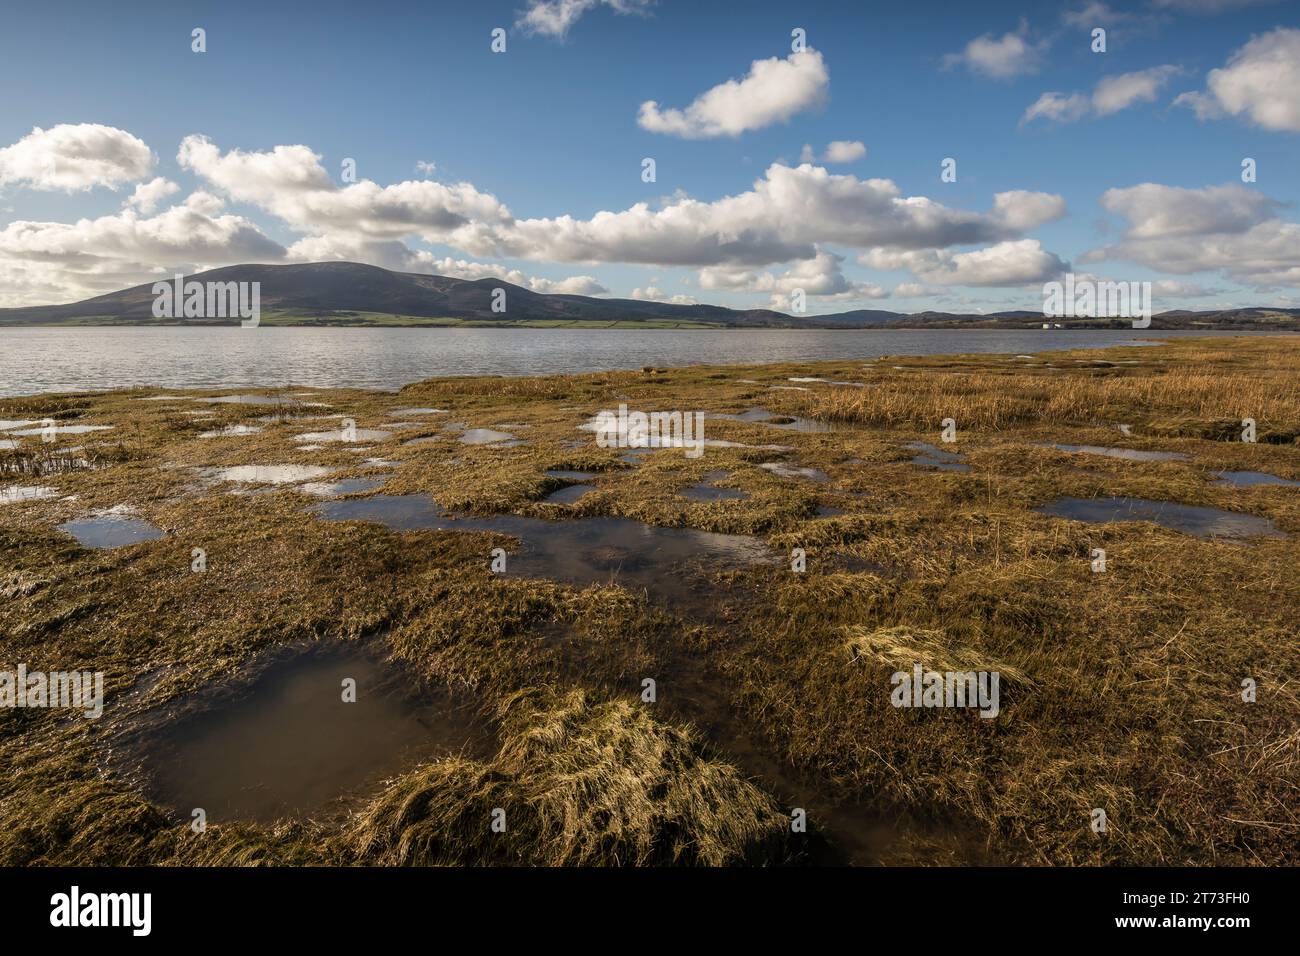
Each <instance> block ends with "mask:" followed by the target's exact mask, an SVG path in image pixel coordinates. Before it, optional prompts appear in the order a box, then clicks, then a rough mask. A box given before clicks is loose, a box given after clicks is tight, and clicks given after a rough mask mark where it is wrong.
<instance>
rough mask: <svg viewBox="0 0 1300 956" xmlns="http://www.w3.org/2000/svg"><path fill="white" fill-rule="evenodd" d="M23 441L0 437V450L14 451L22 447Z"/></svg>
mask: <svg viewBox="0 0 1300 956" xmlns="http://www.w3.org/2000/svg"><path fill="white" fill-rule="evenodd" d="M21 445H22V442H17V441H14V440H13V439H12V438H0V450H3V451H13V450H14V449H16V448H19V447H21Z"/></svg>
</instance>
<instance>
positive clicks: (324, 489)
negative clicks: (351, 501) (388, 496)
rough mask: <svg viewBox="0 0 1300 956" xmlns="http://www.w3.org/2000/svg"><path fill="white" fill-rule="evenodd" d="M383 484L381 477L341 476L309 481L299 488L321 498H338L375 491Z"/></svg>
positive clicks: (305, 492)
mask: <svg viewBox="0 0 1300 956" xmlns="http://www.w3.org/2000/svg"><path fill="white" fill-rule="evenodd" d="M383 486H384V482H383V481H382V480H381V479H379V478H341V479H339V480H338V481H309V482H307V483H306V484H305V485H301V486H300V487H299V488H298V490H299V491H301V492H303V493H304V494H308V495H316V496H317V497H320V498H338V497H341V496H343V495H355V494H359V493H360V492H363V491H374V490H375V489H376V488H382V487H383Z"/></svg>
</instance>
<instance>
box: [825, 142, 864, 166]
mask: <svg viewBox="0 0 1300 956" xmlns="http://www.w3.org/2000/svg"><path fill="white" fill-rule="evenodd" d="M866 155H867V147H866V146H864V145H863V144H862V143H860V142H858V141H857V140H852V139H851V140H846V139H837V140H835V141H833V142H831V143H829V144H827V146H826V152H825V154H824V155H823V156H822V159H823V160H824V161H825V162H828V163H856V162H857V161H858V160H859V159H861V158H862V157H864V156H866Z"/></svg>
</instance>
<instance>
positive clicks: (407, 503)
mask: <svg viewBox="0 0 1300 956" xmlns="http://www.w3.org/2000/svg"><path fill="white" fill-rule="evenodd" d="M312 510H313V511H315V512H316V513H318V514H320V515H321V517H322V518H325V519H327V520H335V521H346V520H356V521H377V522H380V523H382V524H384V525H386V526H388V527H389V528H393V529H395V530H399V531H400V530H413V529H417V528H432V529H436V530H447V531H494V532H497V533H499V534H506V535H510V536H512V537H515V538H518V539H519V540H520V543H521V547H519V548H517V549H513V550H512V549H507V550H508V551H509V552H510V555H509V558H508V560H507V562H506V567H507V572H506V573H507V574H509V575H511V576H518V577H525V578H550V579H553V580H557V581H564V582H566V583H568V584H574V585H578V586H586V585H589V584H609V583H618V584H622V585H624V586H625V587H629V588H632V589H640V588H645V589H647V590H648V591H650V593H651V594H654V595H657V596H662V597H665V598H667V599H669V600H673V601H681V600H687V599H689V598H690V597H691V596H692V594H693V592H694V587H695V586H702V587H703V586H707V583H708V579H709V574H708V572H711V571H714V570H717V569H718V568H719V567H720V566H723V565H727V566H743V565H752V564H759V563H764V562H767V561H769V560H770V559H771V556H772V553H771V551H770V550H769V549H768V547H767V545H766V544H764V543H763V541H761V540H760V539H758V538H753V537H750V536H748V535H736V534H717V533H714V532H710V531H698V530H696V529H694V528H658V527H654V526H653V525H647V524H642V523H641V522H639V521H632V520H630V519H627V518H577V519H574V520H572V521H545V520H542V519H540V518H524V517H520V516H518V515H496V516H493V517H490V518H478V517H453V516H449V515H446V514H444V513H443V511H442V509H441V508H439V507H438V504H437V503H436V502H435V501H434V500H433V499H432V498H429V497H427V496H426V495H376V496H374V497H373V498H353V499H350V500H346V501H330V502H323V503H321V504H318V505H314V506H313V507H312ZM691 564H697V565H698V564H702V565H703V566H704V567H703V570H702V571H701V573H689V571H688V570H687V568H688V566H689V565H691Z"/></svg>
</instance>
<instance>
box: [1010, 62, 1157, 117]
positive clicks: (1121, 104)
mask: <svg viewBox="0 0 1300 956" xmlns="http://www.w3.org/2000/svg"><path fill="white" fill-rule="evenodd" d="M1179 72H1180V70H1179V68H1178V67H1176V66H1172V65H1168V64H1166V65H1164V66H1153V67H1151V68H1150V69H1146V70H1137V71H1135V72H1133V73H1119V74H1116V75H1114V76H1106V77H1102V78H1101V80H1099V81H1098V82H1097V86H1096V87H1095V88H1094V89H1093V91H1092V96H1091V97H1088V96H1085V95H1083V94H1082V93H1070V94H1068V95H1067V94H1064V93H1044V94H1043V95H1042V96H1040V97H1039V98H1038V99H1037V100H1035V101H1034V102H1033V103H1032V104H1030V106H1029V109H1027V110H1025V114H1024V115H1023V116H1022V117H1020V124H1021V125H1022V126H1023V125H1025V124H1026V123H1030V122H1033V121H1034V120H1036V119H1048V120H1053V121H1055V122H1058V123H1072V122H1074V121H1075V120H1078V119H1082V118H1083V117H1085V116H1088V115H1089V114H1091V115H1094V116H1109V115H1111V114H1112V113H1118V112H1119V111H1120V110H1124V109H1127V108H1128V107H1130V106H1132V105H1134V104H1135V103H1151V102H1154V100H1155V98H1156V94H1157V93H1158V92H1159V91H1160V89H1161V87H1163V86H1164V85H1165V84H1166V83H1168V82H1169V79H1170V78H1171V77H1173V76H1174V75H1176V74H1177V73H1179Z"/></svg>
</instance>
